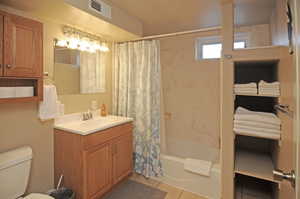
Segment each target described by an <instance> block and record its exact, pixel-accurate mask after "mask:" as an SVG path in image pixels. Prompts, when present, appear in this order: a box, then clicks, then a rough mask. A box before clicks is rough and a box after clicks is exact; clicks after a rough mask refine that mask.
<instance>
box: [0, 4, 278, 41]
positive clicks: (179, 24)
mask: <svg viewBox="0 0 300 199" xmlns="http://www.w3.org/2000/svg"><path fill="white" fill-rule="evenodd" d="M86 1H87V0H86ZM105 1H106V2H107V3H109V4H112V5H114V6H117V7H119V8H120V9H122V10H123V11H125V12H127V13H128V14H129V15H132V16H134V17H136V18H138V19H139V20H140V21H141V22H142V23H143V30H144V36H149V35H155V34H163V33H172V32H179V31H186V30H194V29H199V28H205V27H213V26H219V25H220V24H221V6H220V1H221V0H105ZM235 1H236V6H235V13H236V15H235V18H236V19H235V22H236V24H238V25H253V24H264V23H269V22H270V18H271V13H272V10H273V8H274V6H275V5H274V4H275V3H274V2H275V0H235ZM1 3H3V4H6V5H9V6H12V7H14V8H17V9H21V10H25V11H31V12H36V13H37V14H38V15H44V16H45V17H47V18H53V19H56V20H57V21H59V20H62V21H63V22H65V23H66V22H68V23H69V24H71V25H72V24H73V25H78V26H84V27H83V28H87V29H91V30H92V31H93V32H95V33H96V32H97V30H96V27H99V25H96V24H102V25H103V27H105V28H103V30H106V31H105V34H108V35H111V34H114V37H116V38H117V37H118V34H120V33H122V31H123V30H121V29H120V28H119V29H118V28H116V27H109V24H108V23H105V22H103V20H99V19H98V20H97V17H93V16H91V15H89V14H87V13H85V12H83V11H79V10H78V9H75V8H74V7H72V6H69V5H66V4H65V3H63V0H42V1H41V0H1ZM87 21H89V23H86V22H87ZM107 27H109V28H107ZM123 32H124V31H123ZM126 34H127V33H125V32H124V35H126ZM129 37H131V35H130V36H129ZM129 37H128V36H125V37H122V38H118V39H125V38H129Z"/></svg>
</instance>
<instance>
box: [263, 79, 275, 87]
mask: <svg viewBox="0 0 300 199" xmlns="http://www.w3.org/2000/svg"><path fill="white" fill-rule="evenodd" d="M258 86H259V87H260V86H267V87H268V86H270V87H272V86H275V87H276V86H280V83H279V82H271V83H269V82H266V81H264V80H261V81H260V82H259V83H258Z"/></svg>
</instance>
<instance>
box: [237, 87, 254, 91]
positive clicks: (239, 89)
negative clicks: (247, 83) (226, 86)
mask: <svg viewBox="0 0 300 199" xmlns="http://www.w3.org/2000/svg"><path fill="white" fill-rule="evenodd" d="M234 90H235V91H257V88H234Z"/></svg>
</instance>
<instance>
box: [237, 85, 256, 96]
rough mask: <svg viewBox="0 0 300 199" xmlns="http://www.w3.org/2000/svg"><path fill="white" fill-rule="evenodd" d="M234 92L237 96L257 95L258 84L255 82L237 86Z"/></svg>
mask: <svg viewBox="0 0 300 199" xmlns="http://www.w3.org/2000/svg"><path fill="white" fill-rule="evenodd" d="M234 92H235V93H236V94H239V93H240V94H252V95H253V94H257V84H256V83H254V82H252V83H248V84H235V85H234Z"/></svg>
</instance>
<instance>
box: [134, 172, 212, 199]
mask: <svg viewBox="0 0 300 199" xmlns="http://www.w3.org/2000/svg"><path fill="white" fill-rule="evenodd" d="M130 179H131V180H135V181H137V182H139V183H143V184H146V185H149V186H152V187H156V188H158V189H160V190H162V191H165V192H167V195H166V197H165V199H206V198H203V197H200V196H198V195H196V194H193V193H190V192H187V191H184V190H181V189H178V188H176V187H172V186H170V185H167V184H164V183H160V182H158V181H156V180H152V179H146V178H144V177H143V176H141V175H137V174H133V175H132V176H131V177H130Z"/></svg>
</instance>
